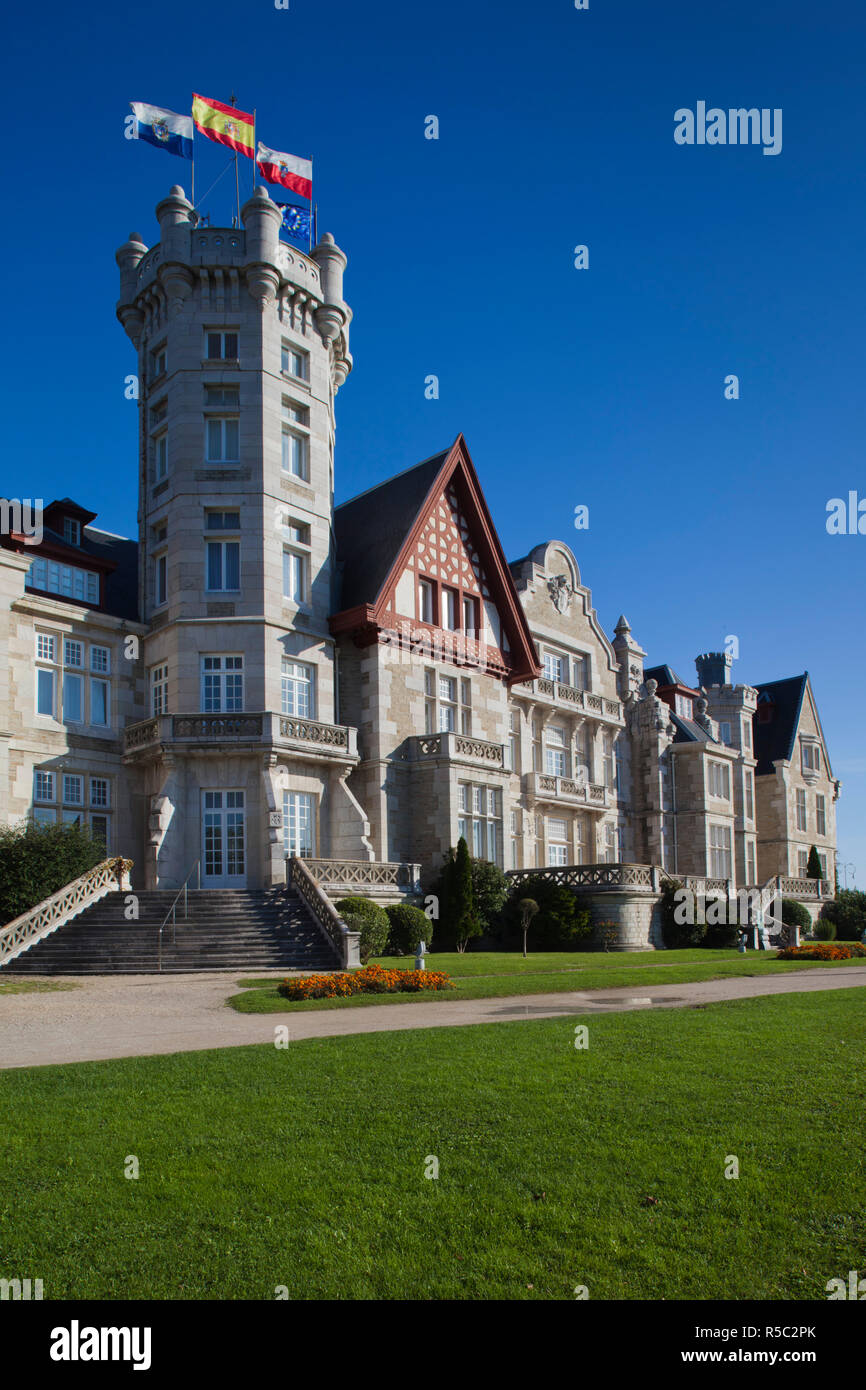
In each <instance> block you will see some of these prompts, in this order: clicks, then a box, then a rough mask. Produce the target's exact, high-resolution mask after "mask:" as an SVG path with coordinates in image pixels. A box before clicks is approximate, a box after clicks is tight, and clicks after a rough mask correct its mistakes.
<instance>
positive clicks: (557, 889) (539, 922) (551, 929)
mask: <svg viewBox="0 0 866 1390" xmlns="http://www.w3.org/2000/svg"><path fill="white" fill-rule="evenodd" d="M523 898H532V900H533V901H534V902H536V903H538V912H537V914H536V916H534V917H533V919H532V926H531V927H530V932H531V935H532V945H533V949H534V950H536V951H574V950H576V949H579V948H580V947H581V946H589V945H590V943H591V941H592V925H591V922H590V916H589V909H588V908H583V907H581V906H580V904H579V903H578V901H577V898H576V897H575V896H574V894H573V893H572V891H571V889H570V888H564V887H563V886H562V885H561V884H559V883H554V882H553V881H552V880H551V879H549V878H546V877H545V876H544V875H543V874H533V875H532V877H531V878H528V879H524V880H523V882H522V883H521V884H520V886H519V888H517V889H516V891H515V893H514V894H513V896H512V897H511V898H510V899H509V902H508V907H507V909H506V913H505V918H506V921H507V923H508V926H509V929H510V935H511V936H512V938H513V939H516V940H518V941H519V942H520V943H521V947H522V943H523V929H522V927H521V925H520V921H521V909H520V904H521V901H522V899H523Z"/></svg>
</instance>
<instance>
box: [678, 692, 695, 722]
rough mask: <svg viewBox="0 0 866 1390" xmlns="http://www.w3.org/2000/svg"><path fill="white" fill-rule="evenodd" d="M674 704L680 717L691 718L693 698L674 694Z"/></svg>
mask: <svg viewBox="0 0 866 1390" xmlns="http://www.w3.org/2000/svg"><path fill="white" fill-rule="evenodd" d="M674 705H675V708H676V713H677V714H678V715H679V716H680V719H691V717H692V715H693V714H694V708H695V702H694V700H691V699H689V697H688V696H687V695H675V696H674Z"/></svg>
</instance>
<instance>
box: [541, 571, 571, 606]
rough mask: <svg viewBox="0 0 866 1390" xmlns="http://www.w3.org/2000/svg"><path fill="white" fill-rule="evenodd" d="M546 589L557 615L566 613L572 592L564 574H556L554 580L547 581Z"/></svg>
mask: <svg viewBox="0 0 866 1390" xmlns="http://www.w3.org/2000/svg"><path fill="white" fill-rule="evenodd" d="M547 588H548V592H549V594H550V601H551V603H552V604H553V606H554V608H555V609H556V611H557V613H567V612H568V608H569V604H570V603H571V598H572V594H573V593H574V590H573V589H572V587H571V585H570V584H569V582H568V579H567V578H566V576H565V575H564V574H558V575H556V577H555V578H554V579H548V581H547Z"/></svg>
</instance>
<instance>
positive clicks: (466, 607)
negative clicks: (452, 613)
mask: <svg viewBox="0 0 866 1390" xmlns="http://www.w3.org/2000/svg"><path fill="white" fill-rule="evenodd" d="M463 631H464V632H466V633H468V635H469V636H470V637H475V636H476V635H477V633H478V600H477V599H474V598H468V597H467V596H466V595H465V594H464V596H463Z"/></svg>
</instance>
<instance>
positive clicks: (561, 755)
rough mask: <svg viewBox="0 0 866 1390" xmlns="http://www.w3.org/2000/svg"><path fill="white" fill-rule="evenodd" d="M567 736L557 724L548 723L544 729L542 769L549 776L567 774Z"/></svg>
mask: <svg viewBox="0 0 866 1390" xmlns="http://www.w3.org/2000/svg"><path fill="white" fill-rule="evenodd" d="M567 742H568V741H567V738H566V733H565V729H564V728H563V727H562V726H560V725H559V724H548V725H547V728H546V729H545V730H544V770H545V772H546V773H547V774H548V775H549V776H550V777H567V776H568V754H567V752H566V748H567Z"/></svg>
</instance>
